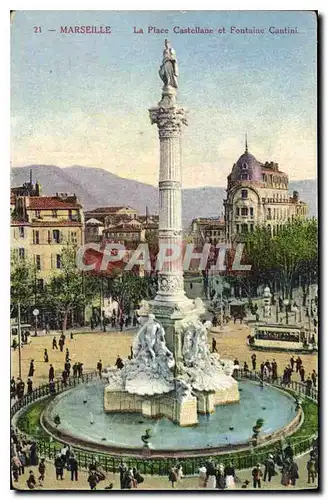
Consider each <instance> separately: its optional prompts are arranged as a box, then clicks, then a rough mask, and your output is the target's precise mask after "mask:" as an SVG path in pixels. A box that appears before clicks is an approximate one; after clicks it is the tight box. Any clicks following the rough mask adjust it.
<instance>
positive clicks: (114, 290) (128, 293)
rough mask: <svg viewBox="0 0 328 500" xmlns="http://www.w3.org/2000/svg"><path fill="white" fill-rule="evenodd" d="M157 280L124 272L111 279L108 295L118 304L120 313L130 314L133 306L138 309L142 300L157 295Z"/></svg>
mask: <svg viewBox="0 0 328 500" xmlns="http://www.w3.org/2000/svg"><path fill="white" fill-rule="evenodd" d="M155 281H156V279H155V278H152V277H149V276H145V277H141V276H137V275H135V274H131V273H125V272H123V273H122V274H121V275H120V276H119V277H116V278H112V279H109V280H108V282H109V284H108V285H109V286H108V293H109V295H110V296H111V298H112V299H113V300H115V301H116V302H117V303H118V307H119V311H120V312H121V313H123V312H129V311H130V307H131V305H132V306H133V307H137V305H138V304H139V302H140V300H141V299H151V298H153V297H154V294H155V293H156V288H155Z"/></svg>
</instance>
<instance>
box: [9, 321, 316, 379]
mask: <svg viewBox="0 0 328 500" xmlns="http://www.w3.org/2000/svg"><path fill="white" fill-rule="evenodd" d="M249 333H250V330H249V328H248V327H247V326H246V325H240V324H235V325H234V324H233V322H231V324H230V325H227V326H225V327H224V329H223V330H222V331H221V330H220V329H219V328H216V329H215V331H213V332H211V333H210V334H209V339H208V340H209V344H211V338H212V337H215V339H216V342H217V344H216V347H217V350H218V352H219V354H220V356H221V357H222V358H228V359H232V360H234V359H236V358H237V359H238V361H239V363H240V365H241V366H242V365H243V362H244V361H246V362H247V363H248V366H249V368H251V355H252V354H253V353H254V352H255V353H256V356H257V367H258V368H259V366H260V363H261V362H262V361H264V362H265V361H266V360H267V359H269V361H272V359H275V360H276V361H277V363H278V375H282V373H283V370H284V368H285V366H286V365H289V360H290V357H291V353H287V352H264V351H253V350H251V349H250V348H249V347H248V346H247V345H246V337H247V335H249ZM134 334H135V330H128V331H123V332H118V331H117V332H115V331H110V332H106V333H103V332H92V333H75V334H74V336H73V339H70V334H69V332H67V334H66V342H65V346H64V351H63V352H60V350H59V349H58V350H53V349H52V339H53V334H48V335H46V336H40V337H32V338H31V343H30V344H29V345H24V347H23V348H22V350H21V356H22V378H23V380H24V381H25V382H26V380H27V375H28V371H29V364H30V361H31V359H34V365H35V374H34V376H33V386H34V387H37V386H38V385H40V384H42V383H45V382H47V381H48V372H49V365H50V364H52V365H53V367H54V369H55V376H56V377H61V373H62V371H63V369H64V363H65V350H66V348H68V349H69V352H70V358H71V365H73V364H74V363H75V362H81V363H83V369H84V372H86V371H95V370H96V366H97V362H98V361H99V359H101V360H102V364H103V367H106V366H109V365H110V366H113V365H114V364H115V361H116V358H117V356H118V355H120V356H121V357H123V358H124V357H125V358H127V357H128V356H129V355H130V347H131V345H132V340H133V336H134ZM59 335H60V334H58V335H57V336H56V337H57V341H58V339H59ZM44 349H47V350H48V354H49V363H45V362H44V359H43V353H44ZM11 352H12V356H11V363H12V375H13V376H14V377H15V378H16V377H17V376H18V349H17V350H16V351H15V352H14V351H13V350H12V351H11ZM301 358H302V360H303V365H304V368H305V377H307V375H308V374H311V372H312V370H316V371H317V355H316V354H302V355H301ZM292 379H293V380H297V381H299V380H300V378H299V376H298V375H296V373H293V376H292Z"/></svg>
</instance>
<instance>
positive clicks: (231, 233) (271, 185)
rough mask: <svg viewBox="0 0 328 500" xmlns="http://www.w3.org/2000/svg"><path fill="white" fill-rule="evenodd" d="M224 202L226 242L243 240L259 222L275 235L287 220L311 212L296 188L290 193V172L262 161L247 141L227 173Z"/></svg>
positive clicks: (304, 215)
mask: <svg viewBox="0 0 328 500" xmlns="http://www.w3.org/2000/svg"><path fill="white" fill-rule="evenodd" d="M223 203H224V213H225V216H224V218H225V239H226V241H227V242H231V241H233V240H235V239H242V236H243V234H246V233H248V232H252V231H254V228H255V226H256V225H266V226H267V228H268V230H270V231H271V233H272V235H274V234H276V233H277V232H278V231H279V230H280V228H281V227H282V226H283V225H284V224H286V223H287V222H289V221H292V220H294V219H297V218H305V217H306V216H307V213H308V207H307V204H306V203H304V202H303V201H301V200H300V199H299V195H298V192H297V191H294V192H293V196H290V195H289V193H288V176H287V174H285V173H284V172H282V171H281V170H279V166H278V164H277V163H274V162H265V163H261V162H259V161H258V160H257V159H256V158H255V157H254V156H253V155H252V154H250V153H249V151H248V147H247V141H246V147H245V152H244V153H243V154H242V155H241V156H240V158H239V159H238V161H237V162H236V163H235V164H234V165H233V168H232V171H231V173H230V175H229V176H228V185H227V196H226V199H225V200H224V202H223Z"/></svg>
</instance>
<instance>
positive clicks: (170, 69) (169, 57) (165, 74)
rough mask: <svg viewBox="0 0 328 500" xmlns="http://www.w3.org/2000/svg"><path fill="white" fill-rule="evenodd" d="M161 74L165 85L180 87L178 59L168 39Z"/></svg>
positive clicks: (165, 43) (165, 44)
mask: <svg viewBox="0 0 328 500" xmlns="http://www.w3.org/2000/svg"><path fill="white" fill-rule="evenodd" d="M159 76H160V77H161V79H162V80H163V82H164V85H165V86H167V87H168V86H170V87H174V88H176V89H177V88H178V76H179V73H178V61H177V59H176V55H175V50H174V49H173V48H172V47H171V44H170V42H169V41H168V40H165V42H164V51H163V61H162V65H161V67H160V70H159Z"/></svg>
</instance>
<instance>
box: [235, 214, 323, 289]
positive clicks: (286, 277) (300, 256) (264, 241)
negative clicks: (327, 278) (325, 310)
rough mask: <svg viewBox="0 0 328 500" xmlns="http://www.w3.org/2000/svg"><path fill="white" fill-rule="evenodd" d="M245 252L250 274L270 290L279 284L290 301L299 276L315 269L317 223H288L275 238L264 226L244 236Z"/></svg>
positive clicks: (300, 221) (313, 220) (312, 221)
mask: <svg viewBox="0 0 328 500" xmlns="http://www.w3.org/2000/svg"><path fill="white" fill-rule="evenodd" d="M245 250H246V260H247V263H249V264H250V265H251V266H252V270H251V273H250V274H251V275H253V276H256V277H257V278H258V280H259V281H260V282H262V283H263V282H265V283H267V284H269V286H270V287H271V288H272V289H273V288H274V283H275V282H276V283H277V282H279V283H281V285H282V289H283V292H284V295H285V296H286V297H291V296H292V288H293V285H296V284H298V278H299V276H302V275H303V276H305V275H306V274H307V273H308V271H309V269H310V270H311V269H312V270H313V269H316V268H317V259H318V227H317V221H316V219H311V220H295V221H291V222H289V223H287V224H285V225H284V226H282V228H281V229H280V230H279V231H278V232H277V233H276V234H274V235H271V232H270V231H269V230H268V229H267V227H266V226H259V227H257V228H256V229H255V231H254V232H253V233H250V234H248V235H247V237H246V241H245ZM311 272H313V271H311ZM304 283H306V281H305V282H304Z"/></svg>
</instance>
